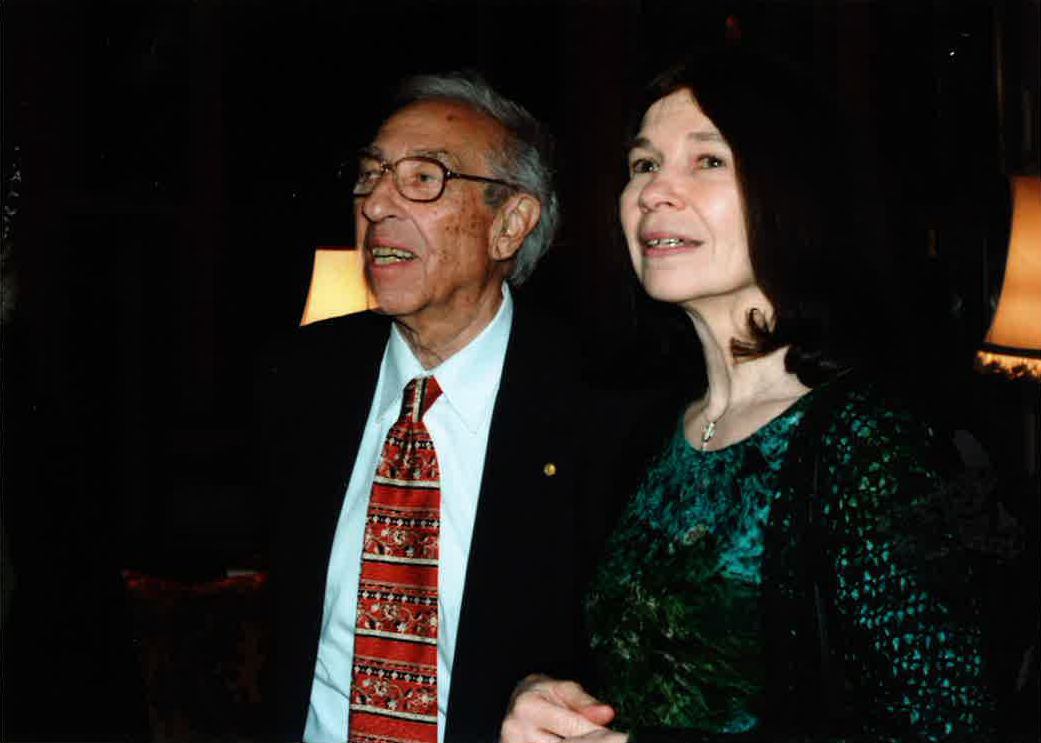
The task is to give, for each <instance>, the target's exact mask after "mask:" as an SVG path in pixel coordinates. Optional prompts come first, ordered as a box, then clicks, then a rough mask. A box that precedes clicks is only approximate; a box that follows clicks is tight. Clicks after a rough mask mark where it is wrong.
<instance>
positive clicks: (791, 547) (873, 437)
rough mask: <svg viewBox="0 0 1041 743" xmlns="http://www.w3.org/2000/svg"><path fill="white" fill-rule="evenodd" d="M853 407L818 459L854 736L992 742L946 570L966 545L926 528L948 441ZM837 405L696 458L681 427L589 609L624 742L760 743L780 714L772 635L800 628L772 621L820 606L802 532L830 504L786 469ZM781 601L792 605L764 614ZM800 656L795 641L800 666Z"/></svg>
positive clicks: (976, 663)
mask: <svg viewBox="0 0 1041 743" xmlns="http://www.w3.org/2000/svg"><path fill="white" fill-rule="evenodd" d="M836 387H837V385H836ZM838 393H839V394H838V397H837V398H836V396H835V390H832V392H831V394H830V397H829V399H827V403H826V404H827V407H828V412H827V413H826V414H825V415H824V417H825V419H826V423H825V424H824V425H823V432H824V433H823V436H822V437H820V438H817V440H816V442H815V443H814V445H812V446H809V447H806V448H807V449H809V450H811V451H812V455H811V456H813V457H817V456H819V457H820V458H819V460H818V465H817V466H818V467H820V468H821V469H822V471H823V474H824V476H823V483H822V484H821V487H820V491H821V498H820V500H821V501H822V503H821V504H820V506H821V513H822V517H821V520H822V522H823V531H824V534H825V537H824V540H825V543H826V544H827V548H826V550H825V551H826V559H827V561H828V564H829V565H830V569H831V570H832V571H833V574H834V578H835V592H834V602H833V603H834V611H835V620H836V627H837V629H838V631H839V632H840V633H841V636H842V637H843V638H844V642H843V645H842V648H841V661H842V663H843V664H844V665H845V667H846V669H852V672H849V673H847V674H846V676H845V677H844V678H843V679H842V682H841V683H842V684H843V686H842V688H841V689H840V690H839V693H838V695H837V696H838V697H839V698H840V702H841V703H842V704H844V705H846V709H845V719H847V720H853V721H854V722H853V724H852V726H851V727H849V732H850V736H849V737H850V738H851V739H852V738H854V737H857V736H864V737H866V738H867V739H872V740H890V739H891V740H899V739H918V740H939V739H943V738H944V737H946V736H948V735H951V734H974V733H976V732H979V731H980V730H981V729H982V727H983V720H984V718H985V716H986V714H987V713H988V712H989V710H990V708H991V706H992V700H991V699H989V698H988V697H987V696H986V694H985V693H984V692H983V691H982V684H981V662H980V657H981V656H980V649H979V644H980V637H979V633H978V631H977V630H976V629H975V628H974V627H975V625H974V624H973V623H972V621H971V619H972V617H973V616H974V613H973V612H975V611H976V610H977V609H978V607H976V606H975V605H974V604H972V602H971V601H970V600H966V599H965V597H963V596H962V597H959V596H957V595H955V594H956V591H954V592H952V591H951V590H949V589H948V588H947V587H945V585H946V584H945V582H944V580H943V579H941V578H937V576H940V575H949V574H950V571H949V570H947V569H946V568H945V569H944V570H937V569H934V568H935V566H936V564H937V560H936V559H935V557H936V555H947V556H949V555H950V554H952V549H951V547H952V545H953V544H954V543H953V542H952V541H951V540H952V539H953V536H952V535H951V534H949V533H947V532H945V531H944V528H943V527H938V526H937V525H936V523H935V522H934V521H932V520H930V519H929V518H923V516H922V514H923V513H927V512H928V511H929V507H928V500H929V497H930V494H932V493H936V492H938V490H939V489H942V486H943V481H942V479H941V478H940V477H939V475H938V474H937V472H938V471H940V468H939V464H938V462H939V461H940V460H939V459H938V458H937V456H936V452H937V451H938V449H937V447H936V445H935V435H934V434H933V432H932V430H931V429H929V428H928V427H927V426H925V425H924V424H922V423H921V422H919V421H918V420H916V419H915V418H914V417H912V416H911V415H909V414H905V413H902V412H898V411H899V410H900V409H899V408H896V407H891V406H890V404H889V403H887V402H886V401H885V399H884V398H883V397H882V396H880V395H879V394H876V393H875V392H874V391H872V390H870V389H864V390H859V391H858V390H853V389H843V388H840V389H838ZM825 397H828V396H826V395H825V394H824V393H822V392H821V390H820V388H818V390H814V391H813V392H811V393H809V394H807V395H806V396H804V397H803V398H801V399H800V400H799V401H797V402H796V403H795V404H794V405H792V406H791V407H790V408H788V409H787V410H786V411H785V412H784V413H782V414H781V415H780V416H778V417H777V418H775V419H774V420H772V421H771V422H770V423H768V424H767V425H765V426H764V427H763V428H761V429H760V430H759V431H757V432H756V433H755V434H753V435H752V436H751V437H749V438H747V439H745V440H743V441H740V442H738V443H736V444H733V445H731V446H729V447H726V448H724V449H721V450H717V451H708V452H702V451H698V450H695V449H694V448H692V447H691V446H690V445H689V444H688V443H687V441H686V439H685V437H684V433H683V421H682V418H681V419H680V421H679V423H678V425H677V427H676V430H675V432H674V434H673V436H672V437H671V439H670V440H669V441H668V443H667V444H666V445H665V448H664V450H663V451H662V452H661V453H660V454H659V455H658V457H657V458H656V459H655V460H654V461H653V462H652V464H651V466H650V469H649V471H648V473H647V475H646V477H645V479H644V481H643V483H642V485H641V486H640V487H639V489H638V491H637V492H636V494H635V496H634V497H633V498H632V499H631V501H630V502H629V504H628V505H627V507H626V508H625V509H624V511H623V513H622V516H621V518H620V521H619V524H618V525H617V527H616V528H615V531H614V532H613V534H612V536H611V537H610V538H609V540H608V542H607V545H606V549H605V556H604V558H603V559H602V560H601V562H600V564H599V566H598V568H597V571H596V574H595V576H594V579H593V582H592V584H591V587H590V589H589V591H588V592H587V595H586V599H585V610H586V619H587V623H588V627H589V630H590V647H591V650H592V653H593V658H594V661H595V667H596V672H597V679H598V683H599V687H598V688H597V689H596V690H595V691H596V692H597V693H598V694H599V696H600V698H601V699H604V700H605V701H608V702H610V703H611V704H612V705H614V706H615V708H616V710H617V712H618V716H617V718H616V721H615V723H614V725H613V726H612V727H614V728H615V729H619V730H633V729H637V728H639V727H641V726H669V727H674V728H682V729H686V730H691V731H702V732H704V733H709V734H720V733H739V732H744V731H755V730H757V728H758V726H759V725H760V723H761V721H762V720H763V718H764V714H765V711H766V709H767V708H766V707H765V704H766V701H767V700H766V699H765V696H766V694H765V689H766V688H767V686H766V679H765V667H766V665H767V664H766V662H765V658H764V642H765V640H764V636H765V629H764V628H765V627H768V626H770V622H775V623H777V622H780V623H783V622H786V621H787V622H789V623H791V624H792V625H793V626H797V625H798V623H799V622H798V620H795V619H791V617H794V616H796V615H797V614H798V612H797V611H796V610H793V612H792V613H791V614H790V615H789V616H788V618H786V617H784V616H766V614H767V609H766V608H765V607H766V606H774V607H776V606H785V605H789V606H792V607H797V606H798V605H799V603H800V602H805V601H806V596H805V595H803V594H800V590H801V589H800V583H799V578H798V576H797V572H798V571H797V570H796V568H795V567H794V566H795V565H796V564H798V559H799V554H800V553H799V546H798V544H797V540H796V539H795V538H794V537H792V534H793V533H796V530H795V529H793V528H792V524H793V520H792V519H793V514H794V513H795V512H796V508H797V504H799V503H801V502H803V501H804V500H805V499H806V498H807V496H808V493H810V492H812V490H813V488H812V487H811V485H810V483H809V482H805V480H806V479H807V478H806V477H805V476H802V475H801V473H800V476H799V477H794V478H793V477H791V476H790V475H791V474H792V473H791V472H788V473H786V472H785V468H786V467H794V465H793V464H792V458H791V457H786V455H787V454H788V448H789V444H790V442H792V441H793V440H797V437H796V436H795V434H796V432H797V429H798V428H799V424H800V421H802V420H803V419H804V417H805V416H806V414H807V411H808V410H810V409H812V407H813V405H814V401H815V399H820V398H825ZM796 446H797V445H795V444H792V447H793V449H794V448H796ZM818 452H819V454H818ZM786 474H787V475H789V476H788V477H786V476H785V475H786ZM809 479H811V480H812V477H811V478H809ZM947 562H949V560H946V559H945V560H944V561H943V563H944V565H946V564H947ZM948 567H949V566H948ZM958 569H959V568H957V566H956V567H955V573H957V570H958ZM949 582H950V581H947V583H949ZM768 592H772V593H770V595H771V596H773V597H774V598H777V597H780V600H779V601H775V602H773V603H771V602H768V601H764V593H768ZM774 626H775V627H776V626H777V625H776V624H775V625H774ZM797 631H798V630H792V631H791V632H790V633H787V634H791V635H792V636H793V637H794V635H795V634H797ZM782 635H783V636H787V635H786V634H785V633H784V632H782ZM798 647H803V646H801V645H797V644H796V643H795V642H794V640H793V645H792V655H798V654H799V651H798V649H797V648H798ZM798 662H799V661H798V659H796V660H794V661H793V667H794V665H797V664H798ZM637 737H639V736H637ZM807 737H808V736H807Z"/></svg>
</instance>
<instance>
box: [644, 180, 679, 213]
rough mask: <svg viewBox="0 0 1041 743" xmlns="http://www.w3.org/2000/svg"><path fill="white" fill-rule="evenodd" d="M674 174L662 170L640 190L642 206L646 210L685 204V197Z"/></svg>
mask: <svg viewBox="0 0 1041 743" xmlns="http://www.w3.org/2000/svg"><path fill="white" fill-rule="evenodd" d="M676 186H677V184H676V181H675V178H674V176H672V175H671V174H668V173H663V172H661V171H659V172H657V173H655V174H654V176H653V177H652V178H651V180H650V181H649V182H648V183H647V184H646V185H644V187H643V188H642V189H641V190H640V207H641V208H642V209H644V210H645V211H655V210H657V209H667V208H673V209H678V208H680V207H681V206H682V205H683V197H682V196H681V195H680V192H679V190H678V189H677V187H676Z"/></svg>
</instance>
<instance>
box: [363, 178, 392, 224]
mask: <svg viewBox="0 0 1041 743" xmlns="http://www.w3.org/2000/svg"><path fill="white" fill-rule="evenodd" d="M399 198H400V197H399V195H398V189H397V186H395V185H394V171H392V170H391V169H390V168H384V169H383V170H382V171H381V172H380V174H379V176H378V177H377V178H376V185H375V186H373V188H372V192H371V193H369V195H368V196H365V197H363V201H362V206H361V211H362V214H364V215H365V218H366V219H368V220H369V221H371V222H379V221H381V220H383V219H386V218H387V217H389V216H392V215H394V214H396V213H397V207H398V202H399Z"/></svg>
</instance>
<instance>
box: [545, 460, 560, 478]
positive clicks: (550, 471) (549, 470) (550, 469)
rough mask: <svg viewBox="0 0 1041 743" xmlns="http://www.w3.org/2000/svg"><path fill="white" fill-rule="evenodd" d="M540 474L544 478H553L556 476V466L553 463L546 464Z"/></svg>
mask: <svg viewBox="0 0 1041 743" xmlns="http://www.w3.org/2000/svg"><path fill="white" fill-rule="evenodd" d="M542 474H544V475H545V476H546V477H553V475H555V474H557V465H555V464H553V462H546V466H545V467H543V468H542Z"/></svg>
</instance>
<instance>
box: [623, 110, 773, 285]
mask: <svg viewBox="0 0 1041 743" xmlns="http://www.w3.org/2000/svg"><path fill="white" fill-rule="evenodd" d="M628 165H629V183H628V184H627V185H626V187H625V190H623V191H622V195H621V198H620V210H621V218H622V229H623V231H624V232H625V238H626V241H627V242H628V245H629V255H630V257H631V258H632V261H633V268H635V269H636V275H637V277H638V278H639V279H640V282H641V283H642V284H643V288H644V290H645V291H646V292H647V293H648V294H649V295H650V296H651V297H653V298H654V299H658V300H661V301H663V302H671V303H674V304H682V305H685V306H697V305H698V304H700V303H701V302H702V301H704V300H711V299H713V298H718V297H727V296H730V295H735V294H738V293H741V292H742V291H743V290H745V289H748V288H751V287H754V286H755V279H754V277H753V273H752V264H751V261H750V259H749V255H748V236H747V234H746V229H745V215H744V209H743V206H742V199H741V192H740V190H739V187H738V181H737V173H736V172H735V170H734V157H733V153H732V152H731V151H730V147H729V145H728V144H727V142H726V140H724V139H723V136H722V134H721V133H720V132H719V130H718V129H717V128H716V126H715V124H713V123H712V121H711V120H710V119H709V118H708V116H706V115H705V113H704V112H703V111H702V110H701V109H700V108H699V107H698V105H697V103H695V101H694V97H693V96H692V95H691V93H690V91H687V90H680V91H677V92H675V93H672V94H670V95H667V96H665V97H664V98H661V99H660V100H658V101H656V102H655V103H654V105H652V106H651V107H650V108H649V109H648V110H647V113H646V114H645V115H644V117H643V122H642V124H641V126H640V133H639V135H638V136H637V137H636V139H635V140H634V142H633V143H632V145H631V147H630V148H629V155H628Z"/></svg>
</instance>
